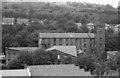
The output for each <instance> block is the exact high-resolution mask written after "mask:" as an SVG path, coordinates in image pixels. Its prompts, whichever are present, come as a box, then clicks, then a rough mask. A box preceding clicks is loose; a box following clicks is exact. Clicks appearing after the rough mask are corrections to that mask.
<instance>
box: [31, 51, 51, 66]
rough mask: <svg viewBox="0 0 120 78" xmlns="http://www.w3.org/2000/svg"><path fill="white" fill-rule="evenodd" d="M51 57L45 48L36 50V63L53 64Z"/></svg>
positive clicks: (34, 58)
mask: <svg viewBox="0 0 120 78" xmlns="http://www.w3.org/2000/svg"><path fill="white" fill-rule="evenodd" d="M51 63H52V62H51V59H50V56H49V54H48V52H46V51H44V50H36V51H35V52H34V54H33V64H34V65H47V64H51Z"/></svg>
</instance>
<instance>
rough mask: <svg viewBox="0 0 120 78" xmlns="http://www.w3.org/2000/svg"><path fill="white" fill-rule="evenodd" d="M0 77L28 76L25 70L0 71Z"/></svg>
mask: <svg viewBox="0 0 120 78" xmlns="http://www.w3.org/2000/svg"><path fill="white" fill-rule="evenodd" d="M0 76H29V73H28V71H27V69H19V70H0Z"/></svg>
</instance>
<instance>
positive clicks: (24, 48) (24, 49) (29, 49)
mask: <svg viewBox="0 0 120 78" xmlns="http://www.w3.org/2000/svg"><path fill="white" fill-rule="evenodd" d="M7 49H11V50H19V51H21V50H23V51H30V52H33V51H35V50H37V49H39V48H38V47H9V48H7Z"/></svg>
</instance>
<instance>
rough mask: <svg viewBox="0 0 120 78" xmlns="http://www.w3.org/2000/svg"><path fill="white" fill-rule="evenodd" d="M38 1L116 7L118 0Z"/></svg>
mask: <svg viewBox="0 0 120 78" xmlns="http://www.w3.org/2000/svg"><path fill="white" fill-rule="evenodd" d="M39 1H46V2H47V1H50V2H66V1H71V2H86V3H96V4H110V5H113V6H114V7H117V6H118V2H119V1H120V0H39Z"/></svg>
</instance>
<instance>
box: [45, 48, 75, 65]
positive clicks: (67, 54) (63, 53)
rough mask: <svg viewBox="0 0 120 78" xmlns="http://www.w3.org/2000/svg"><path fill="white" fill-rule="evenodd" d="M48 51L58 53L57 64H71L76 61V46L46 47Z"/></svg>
mask: <svg viewBox="0 0 120 78" xmlns="http://www.w3.org/2000/svg"><path fill="white" fill-rule="evenodd" d="M46 51H50V52H52V53H54V54H55V55H56V57H57V58H56V62H55V64H59V63H60V64H62V63H65V64H71V63H74V62H75V59H76V57H77V50H76V46H53V47H51V48H48V49H46Z"/></svg>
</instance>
